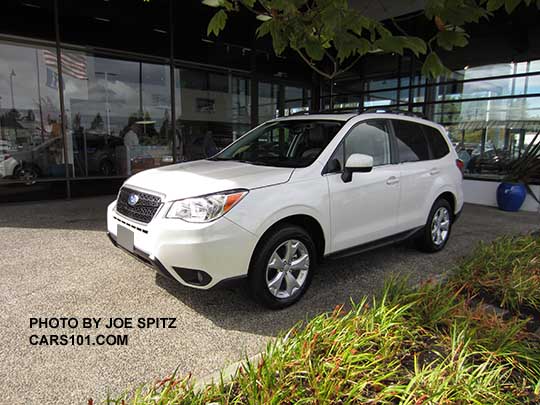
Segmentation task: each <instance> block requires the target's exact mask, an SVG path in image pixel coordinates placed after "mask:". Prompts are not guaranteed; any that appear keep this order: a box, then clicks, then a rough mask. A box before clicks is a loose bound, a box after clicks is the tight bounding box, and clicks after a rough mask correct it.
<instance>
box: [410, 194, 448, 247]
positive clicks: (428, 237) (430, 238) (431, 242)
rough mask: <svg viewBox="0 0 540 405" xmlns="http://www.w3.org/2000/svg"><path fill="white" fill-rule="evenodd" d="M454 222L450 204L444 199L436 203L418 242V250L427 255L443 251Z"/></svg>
mask: <svg viewBox="0 0 540 405" xmlns="http://www.w3.org/2000/svg"><path fill="white" fill-rule="evenodd" d="M453 220H454V214H453V212H452V207H451V205H450V203H449V202H448V201H447V200H445V199H444V198H439V199H438V200H437V201H435V203H434V204H433V207H431V211H430V212H429V216H428V219H427V222H426V226H425V227H424V229H422V231H421V233H420V235H419V236H418V238H417V240H416V242H417V246H418V248H419V249H420V250H422V251H424V252H427V253H434V252H440V251H441V250H443V249H444V247H445V246H446V243H447V242H448V239H449V238H450V233H451V231H452V224H453Z"/></svg>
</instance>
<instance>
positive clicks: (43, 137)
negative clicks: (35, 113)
mask: <svg viewBox="0 0 540 405" xmlns="http://www.w3.org/2000/svg"><path fill="white" fill-rule="evenodd" d="M35 50H36V70H37V91H38V106H39V121H40V130H41V142H45V136H44V134H43V109H42V108H41V80H40V78H39V58H38V50H37V48H36V49H35Z"/></svg>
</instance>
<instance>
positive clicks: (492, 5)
mask: <svg viewBox="0 0 540 405" xmlns="http://www.w3.org/2000/svg"><path fill="white" fill-rule="evenodd" d="M504 2H505V0H488V2H487V6H486V8H487V11H495V10H498V9H500V8H501V7H502V6H503V5H504Z"/></svg>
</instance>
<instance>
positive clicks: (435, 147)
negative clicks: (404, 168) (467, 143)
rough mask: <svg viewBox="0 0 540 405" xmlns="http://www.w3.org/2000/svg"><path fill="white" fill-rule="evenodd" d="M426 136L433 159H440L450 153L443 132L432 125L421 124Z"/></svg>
mask: <svg viewBox="0 0 540 405" xmlns="http://www.w3.org/2000/svg"><path fill="white" fill-rule="evenodd" d="M423 128H424V132H425V134H426V138H427V140H428V143H429V147H430V148H431V153H432V155H433V159H441V158H443V157H445V156H446V155H448V153H450V149H449V148H448V144H447V143H446V141H445V140H444V137H443V134H441V133H440V131H438V130H437V129H435V128H433V127H428V126H427V125H424V126H423Z"/></svg>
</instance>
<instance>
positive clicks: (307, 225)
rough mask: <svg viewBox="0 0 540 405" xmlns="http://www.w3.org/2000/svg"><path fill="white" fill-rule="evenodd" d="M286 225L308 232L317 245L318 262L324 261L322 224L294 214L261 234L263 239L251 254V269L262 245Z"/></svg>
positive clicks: (308, 216)
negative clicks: (269, 236)
mask: <svg viewBox="0 0 540 405" xmlns="http://www.w3.org/2000/svg"><path fill="white" fill-rule="evenodd" d="M284 225H296V226H298V227H300V228H303V229H304V230H306V232H308V233H309V235H310V236H311V237H312V238H313V243H314V244H315V248H316V250H317V251H316V255H317V257H316V259H317V262H320V261H321V260H322V258H323V257H324V251H325V247H326V238H325V236H324V230H323V228H322V226H321V224H320V222H319V221H318V220H317V219H316V218H314V217H313V216H311V215H307V214H293V215H288V216H285V217H283V218H281V219H279V220H278V221H276V222H274V223H273V224H272V225H270V226H269V227H268V228H267V229H266V230H265V231H264V232H263V233H262V234H261V237H260V238H259V240H258V241H257V244H256V245H255V249H253V253H252V254H251V259H250V265H249V268H250V269H251V267H252V264H253V259H254V257H255V254H256V252H257V251H258V250H259V248H260V246H261V245H262V243H264V242H265V241H266V239H267V237H268V235H269V234H271V233H272V232H273V231H274V230H275V229H277V228H280V227H282V226H284Z"/></svg>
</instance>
